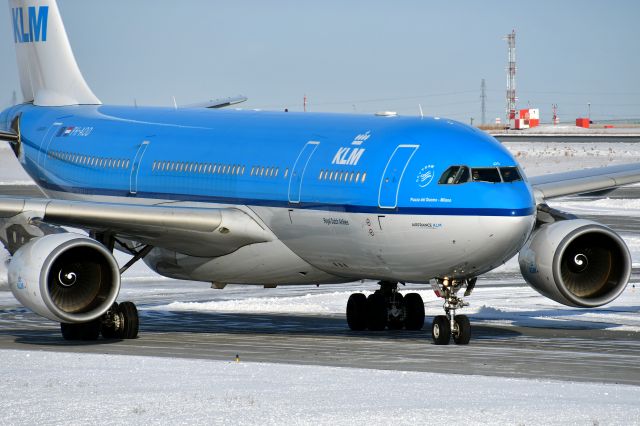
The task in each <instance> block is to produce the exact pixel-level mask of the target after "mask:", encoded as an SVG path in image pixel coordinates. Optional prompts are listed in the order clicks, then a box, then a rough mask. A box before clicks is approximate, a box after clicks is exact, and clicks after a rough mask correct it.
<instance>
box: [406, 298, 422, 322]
mask: <svg viewBox="0 0 640 426" xmlns="http://www.w3.org/2000/svg"><path fill="white" fill-rule="evenodd" d="M404 306H405V319H404V326H405V328H406V329H407V330H422V327H423V326H424V302H423V301H422V297H421V296H420V295H419V294H418V293H409V294H407V295H406V296H405V298H404Z"/></svg>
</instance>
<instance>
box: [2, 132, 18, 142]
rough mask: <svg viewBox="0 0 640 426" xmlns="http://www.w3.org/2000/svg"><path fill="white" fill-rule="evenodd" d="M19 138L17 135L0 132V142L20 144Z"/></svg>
mask: <svg viewBox="0 0 640 426" xmlns="http://www.w3.org/2000/svg"><path fill="white" fill-rule="evenodd" d="M19 138H20V136H18V134H17V133H14V132H7V131H3V130H0V141H5V142H18V139H19Z"/></svg>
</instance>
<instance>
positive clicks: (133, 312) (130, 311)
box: [118, 302, 140, 339]
mask: <svg viewBox="0 0 640 426" xmlns="http://www.w3.org/2000/svg"><path fill="white" fill-rule="evenodd" d="M118 309H119V310H120V313H121V314H122V319H123V320H124V321H123V326H122V330H121V331H120V335H119V336H118V337H119V338H121V339H135V338H136V337H138V327H139V324H140V321H139V318H138V309H136V305H134V304H133V303H132V302H122V303H120V305H118Z"/></svg>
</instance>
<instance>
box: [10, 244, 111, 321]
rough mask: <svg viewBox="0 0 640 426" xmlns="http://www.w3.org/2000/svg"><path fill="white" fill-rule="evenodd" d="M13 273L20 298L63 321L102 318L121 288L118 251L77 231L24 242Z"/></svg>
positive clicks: (12, 264) (35, 309)
mask: <svg viewBox="0 0 640 426" xmlns="http://www.w3.org/2000/svg"><path fill="white" fill-rule="evenodd" d="M8 276H9V288H10V289H11V292H12V293H13V295H14V296H15V297H16V299H18V301H19V302H20V303H22V304H23V305H24V306H25V307H27V308H29V309H31V310H32V311H33V312H35V313H37V314H39V315H42V316H43V317H46V318H49V319H51V320H53V321H59V322H64V323H78V322H87V321H91V320H93V319H96V318H98V317H100V316H101V315H102V314H104V313H105V312H106V311H107V310H108V309H109V308H110V307H111V305H113V303H114V302H115V300H116V297H118V292H119V291H120V270H119V267H118V263H117V262H116V260H115V259H114V257H113V255H112V254H111V253H110V252H109V251H108V250H107V249H106V248H105V247H104V246H103V245H102V244H100V243H99V242H97V241H95V240H93V239H91V238H88V237H86V236H84V235H80V234H74V233H63V234H52V235H45V236H43V237H40V238H36V239H34V240H32V241H30V242H29V243H27V244H25V245H24V246H22V247H21V248H20V249H19V250H18V251H17V252H16V253H15V254H14V255H13V258H12V259H11V262H10V263H9V268H8Z"/></svg>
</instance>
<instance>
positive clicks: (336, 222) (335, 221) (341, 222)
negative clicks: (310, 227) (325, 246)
mask: <svg viewBox="0 0 640 426" xmlns="http://www.w3.org/2000/svg"><path fill="white" fill-rule="evenodd" d="M322 221H323V222H324V223H325V225H344V226H349V221H348V220H346V219H342V218H340V219H336V218H334V217H323V218H322Z"/></svg>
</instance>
